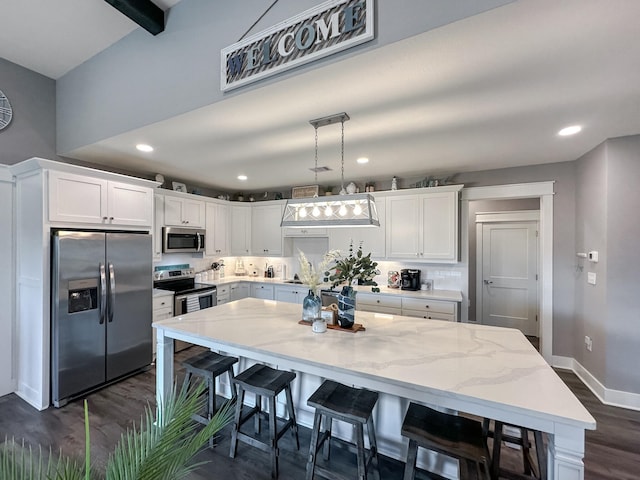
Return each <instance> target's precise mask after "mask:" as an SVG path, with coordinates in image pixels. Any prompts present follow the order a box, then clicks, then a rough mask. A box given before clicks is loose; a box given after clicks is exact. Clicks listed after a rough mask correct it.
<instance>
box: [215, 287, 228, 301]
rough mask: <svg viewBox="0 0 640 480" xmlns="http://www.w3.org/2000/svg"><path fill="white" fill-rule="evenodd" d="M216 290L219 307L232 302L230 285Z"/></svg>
mask: <svg viewBox="0 0 640 480" xmlns="http://www.w3.org/2000/svg"><path fill="white" fill-rule="evenodd" d="M216 290H217V292H216V293H217V295H218V297H217V298H218V305H224V304H225V303H229V302H230V301H231V289H230V288H229V284H225V285H218V287H217V288H216Z"/></svg>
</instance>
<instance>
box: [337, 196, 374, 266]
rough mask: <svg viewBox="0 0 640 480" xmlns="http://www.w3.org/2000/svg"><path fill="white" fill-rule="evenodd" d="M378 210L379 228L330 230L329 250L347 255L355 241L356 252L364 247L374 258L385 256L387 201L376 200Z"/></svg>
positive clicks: (340, 228) (363, 249) (364, 250)
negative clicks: (360, 247) (359, 247)
mask: <svg viewBox="0 0 640 480" xmlns="http://www.w3.org/2000/svg"><path fill="white" fill-rule="evenodd" d="M376 209H377V210H378V218H379V220H380V226H379V227H339V228H330V229H329V249H330V250H340V251H341V252H343V253H344V254H345V255H346V254H347V253H348V252H349V245H350V244H351V242H352V241H353V248H354V251H355V250H356V249H357V248H358V246H360V245H362V251H363V252H364V253H365V254H367V253H369V252H371V257H372V258H384V256H385V201H384V198H377V199H376Z"/></svg>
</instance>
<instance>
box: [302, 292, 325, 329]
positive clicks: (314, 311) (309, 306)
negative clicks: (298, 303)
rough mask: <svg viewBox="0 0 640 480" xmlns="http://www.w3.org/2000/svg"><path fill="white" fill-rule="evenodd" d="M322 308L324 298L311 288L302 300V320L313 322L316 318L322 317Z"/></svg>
mask: <svg viewBox="0 0 640 480" xmlns="http://www.w3.org/2000/svg"><path fill="white" fill-rule="evenodd" d="M321 310H322V300H320V297H319V296H317V295H316V293H315V292H314V291H313V290H309V294H308V295H307V296H306V297H304V300H303V301H302V320H305V321H307V322H313V321H314V320H315V319H316V318H320V317H321V314H320V311H321Z"/></svg>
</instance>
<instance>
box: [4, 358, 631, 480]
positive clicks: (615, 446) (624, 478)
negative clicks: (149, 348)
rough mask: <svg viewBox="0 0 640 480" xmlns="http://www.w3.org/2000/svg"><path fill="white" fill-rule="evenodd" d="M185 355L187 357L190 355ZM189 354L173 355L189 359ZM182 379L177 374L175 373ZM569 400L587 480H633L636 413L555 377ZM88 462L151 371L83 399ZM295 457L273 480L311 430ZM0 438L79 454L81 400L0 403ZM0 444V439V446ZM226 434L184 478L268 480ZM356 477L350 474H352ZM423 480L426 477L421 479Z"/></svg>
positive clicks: (386, 464)
mask: <svg viewBox="0 0 640 480" xmlns="http://www.w3.org/2000/svg"><path fill="white" fill-rule="evenodd" d="M190 350H191V351H190ZM194 353H195V352H194V351H193V349H188V350H186V351H184V352H181V353H180V354H178V355H179V358H180V356H182V357H184V356H189V355H193V354H194ZM177 374H178V375H179V377H180V378H181V376H182V372H181V371H180V370H179V369H177ZM558 374H559V375H560V377H561V378H562V379H563V380H564V381H565V382H566V383H567V385H568V386H569V387H570V388H571V390H572V391H573V392H574V393H575V394H576V396H577V397H578V398H579V399H580V400H581V401H582V403H583V404H584V405H585V407H587V409H588V410H589V411H590V412H591V414H592V415H593V416H594V417H595V418H596V421H597V422H598V429H597V430H596V431H593V432H592V431H587V434H586V456H585V460H584V461H585V479H586V480H605V479H606V480H613V479H615V480H637V479H638V478H640V412H637V411H632V410H625V409H621V408H615V407H609V406H606V405H602V404H601V403H600V401H599V400H598V399H597V398H596V397H595V396H594V395H593V394H592V393H591V392H590V391H589V390H588V389H587V388H586V387H585V386H584V385H583V384H582V382H580V380H579V379H578V378H577V377H576V376H575V375H574V374H573V373H571V372H567V371H558ZM88 401H89V411H90V424H91V445H92V451H91V454H92V459H93V463H94V465H96V466H97V467H100V466H102V465H104V464H105V462H106V460H107V458H108V455H109V452H110V451H111V450H112V449H113V447H114V445H115V444H116V442H117V441H118V439H119V438H120V434H121V433H122V432H123V431H124V430H125V429H126V428H127V427H130V426H131V425H133V423H134V422H135V423H138V422H139V420H140V417H141V415H142V413H143V410H144V407H145V405H147V404H153V403H154V401H155V371H154V370H153V369H152V370H150V371H148V372H144V373H141V374H139V375H136V376H135V377H132V378H129V379H126V380H124V381H122V382H120V383H118V384H116V385H112V386H110V387H107V388H104V389H102V390H100V391H98V392H95V393H93V394H91V395H89V396H88ZM300 430H301V432H300V451H295V450H294V448H293V442H292V441H291V438H290V435H289V434H286V435H285V436H284V437H283V438H282V440H281V451H280V478H281V479H283V480H290V479H301V478H304V468H305V462H306V458H307V450H308V448H309V437H310V432H309V430H308V429H306V428H301V429H300ZM5 436H8V437H12V436H13V437H15V438H17V439H24V440H25V441H26V442H27V443H28V444H32V445H37V444H40V445H42V446H43V447H45V448H47V449H48V448H49V447H51V448H53V449H54V451H56V450H58V449H62V451H63V452H65V453H67V454H71V455H78V456H81V455H82V452H83V449H84V424H83V406H82V401H75V402H71V403H70V404H68V405H67V406H66V407H64V408H61V409H55V408H50V409H48V410H45V411H43V412H38V411H36V410H35V409H33V408H32V407H30V406H29V405H27V404H26V403H25V402H23V401H22V400H21V399H19V398H18V397H17V396H16V395H13V394H12V395H6V396H4V397H1V398H0V439H4V437H5ZM0 441H1V440H0ZM228 453H229V431H228V428H227V429H226V430H225V431H223V432H222V433H221V435H220V437H219V440H218V444H217V446H216V447H214V448H213V449H206V450H205V451H203V452H202V453H200V454H199V456H198V460H201V461H210V463H208V464H206V465H204V466H202V467H200V468H199V469H198V470H197V471H196V472H195V473H193V474H192V475H191V477H190V478H191V479H194V480H200V479H220V480H249V479H251V480H261V479H265V480H266V479H268V478H269V460H268V457H267V455H266V454H265V453H263V452H260V451H258V450H257V449H255V448H252V447H249V446H247V445H243V444H240V446H239V447H238V454H237V456H236V458H235V459H230V458H229V457H228ZM353 464H354V462H353V457H352V456H351V454H349V453H347V452H343V451H341V449H339V448H334V449H332V461H331V466H332V468H337V469H339V470H341V471H343V472H352V471H354V470H353ZM503 465H505V466H506V467H507V468H510V469H518V468H519V466H520V456H519V452H518V451H517V450H515V449H511V448H503ZM402 468H403V464H402V463H401V462H398V461H395V460H392V459H389V458H386V457H382V458H381V478H382V480H400V479H401V478H402ZM354 478H355V472H354ZM421 478H427V477H421Z"/></svg>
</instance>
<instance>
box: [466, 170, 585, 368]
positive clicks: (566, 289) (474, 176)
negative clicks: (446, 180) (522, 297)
mask: <svg viewBox="0 0 640 480" xmlns="http://www.w3.org/2000/svg"><path fill="white" fill-rule="evenodd" d="M575 165H576V164H575V162H562V163H552V164H545V165H533V166H529V167H518V168H503V169H499V170H486V171H482V172H471V173H461V174H459V175H456V177H455V182H456V183H463V184H464V185H465V186H466V187H481V186H487V185H505V184H510V183H526V182H543V181H554V182H555V184H554V192H555V195H554V198H553V348H552V351H553V354H554V355H561V356H567V357H573V352H574V343H575V341H574V336H575V332H574V320H573V317H574V290H575V288H574V284H575V279H574V272H575V251H574V249H575V223H574V221H573V217H574V215H575V188H576V187H575Z"/></svg>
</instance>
